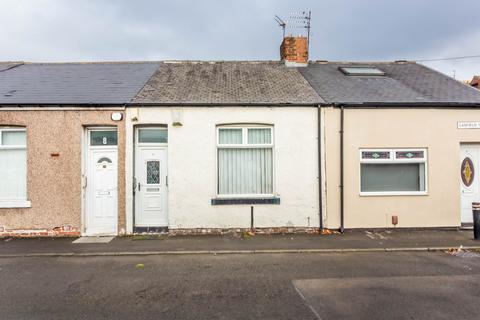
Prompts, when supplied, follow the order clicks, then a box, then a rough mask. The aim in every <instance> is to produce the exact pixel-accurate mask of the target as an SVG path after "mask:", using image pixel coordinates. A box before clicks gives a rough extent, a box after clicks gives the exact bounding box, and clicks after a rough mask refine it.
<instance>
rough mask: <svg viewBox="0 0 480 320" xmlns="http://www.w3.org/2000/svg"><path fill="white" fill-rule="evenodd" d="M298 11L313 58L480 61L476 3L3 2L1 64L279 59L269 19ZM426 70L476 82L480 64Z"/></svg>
mask: <svg viewBox="0 0 480 320" xmlns="http://www.w3.org/2000/svg"><path fill="white" fill-rule="evenodd" d="M303 10H310V11H311V12H312V21H311V25H312V28H311V40H310V60H332V61H377V60H380V61H383V60H399V59H406V60H424V59H437V58H450V57H458V56H470V55H480V25H479V22H480V1H478V0H284V1H282V0H238V1H237V0H223V1H222V0H201V1H200V0H197V1H194V0H191V1H186V0H179V1H172V0H169V1H163V0H130V1H127V0H76V1H69V0H0V21H1V23H2V26H1V28H0V39H2V45H1V46H0V61H20V60H22V61H31V62H52V61H53V62H63V61H119V60H121V61H124V60H136V61H138V60H141V61H143V60H278V59H279V45H280V43H281V40H282V31H281V28H280V27H279V26H278V25H277V23H276V22H275V21H274V15H275V14H277V15H279V16H280V17H282V18H283V19H284V20H288V18H289V15H290V13H291V12H298V11H303ZM287 22H288V21H287ZM303 31H304V30H301V29H287V34H290V33H292V34H294V35H297V34H299V33H300V32H303ZM422 63H423V64H425V65H426V66H429V67H432V68H435V69H437V70H439V71H441V72H443V73H445V74H447V75H450V76H453V75H455V77H456V78H457V79H459V80H466V79H471V78H472V76H473V75H474V74H477V75H480V58H472V59H464V60H445V61H434V62H422Z"/></svg>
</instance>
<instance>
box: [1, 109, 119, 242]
mask: <svg viewBox="0 0 480 320" xmlns="http://www.w3.org/2000/svg"><path fill="white" fill-rule="evenodd" d="M118 111H123V109H117V110H116V111H115V110H113V109H112V110H93V109H90V110H89V109H88V108H77V109H76V110H74V109H73V110H64V109H55V110H52V109H48V108H36V109H31V110H28V109H27V110H26V109H25V108H24V109H17V110H5V109H2V110H1V111H0V125H1V126H23V127H25V128H26V133H27V200H29V201H30V202H31V207H29V208H0V236H8V235H12V236H45V235H48V236H56V235H59V236H76V235H79V234H80V233H81V228H82V186H81V183H82V179H81V175H82V148H83V146H82V144H83V132H84V128H85V127H89V126H115V127H117V129H118V164H119V167H118V183H119V184H118V186H119V189H118V217H119V221H118V222H119V223H118V226H119V233H120V234H121V233H122V232H124V230H125V201H124V200H125V189H124V186H125V183H124V181H125V180H124V172H125V171H124V155H125V152H124V151H125V135H124V122H123V121H121V122H114V121H112V120H111V113H112V112H118Z"/></svg>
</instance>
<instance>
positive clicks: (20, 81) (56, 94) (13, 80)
mask: <svg viewBox="0 0 480 320" xmlns="http://www.w3.org/2000/svg"><path fill="white" fill-rule="evenodd" d="M158 65H159V63H158V62H157V63H151V62H138V63H137V62H99V63H25V64H22V65H18V66H16V67H14V68H10V69H9V67H11V66H12V63H1V64H0V104H90V103H92V104H124V103H128V102H130V101H131V99H132V98H133V97H134V96H135V94H136V93H137V92H138V91H139V90H140V89H141V88H142V87H143V86H144V84H145V83H146V82H147V80H148V79H149V78H150V77H151V76H152V74H153V73H154V72H155V70H156V69H157V68H158ZM2 70H3V71H2Z"/></svg>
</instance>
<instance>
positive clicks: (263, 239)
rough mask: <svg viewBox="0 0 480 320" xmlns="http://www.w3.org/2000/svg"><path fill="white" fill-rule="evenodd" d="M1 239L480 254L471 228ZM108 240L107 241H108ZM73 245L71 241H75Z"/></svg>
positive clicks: (63, 248) (229, 250) (210, 250)
mask: <svg viewBox="0 0 480 320" xmlns="http://www.w3.org/2000/svg"><path fill="white" fill-rule="evenodd" d="M98 240H100V241H95V239H94V240H93V241H92V239H91V238H80V239H75V238H36V239H21V238H8V239H0V258H1V257H23V256H30V257H34V256H100V255H154V254H177V255H178V254H239V253H300V252H312V253H313V252H317V253H321V252H323V253H327V252H359V251H369V252H378V251H442V250H450V249H457V248H459V247H460V246H462V247H463V248H466V249H472V250H480V241H475V240H474V239H473V232H472V231H471V230H467V231H465V230H386V231H375V232H373V231H359V230H357V231H347V232H345V233H344V234H331V235H318V234H291V235H254V236H250V235H246V234H233V235H223V236H212V235H202V236H161V235H160V236H158V235H157V236H155V235H150V236H134V237H117V238H114V239H107V240H108V241H106V240H105V239H98ZM110 240H111V241H110ZM74 242H75V243H74Z"/></svg>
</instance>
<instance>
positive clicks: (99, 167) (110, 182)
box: [85, 129, 118, 236]
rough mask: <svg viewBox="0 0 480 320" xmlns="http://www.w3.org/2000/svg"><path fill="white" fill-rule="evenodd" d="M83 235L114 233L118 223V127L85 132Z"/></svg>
mask: <svg viewBox="0 0 480 320" xmlns="http://www.w3.org/2000/svg"><path fill="white" fill-rule="evenodd" d="M87 140H88V141H87V154H86V159H85V160H86V165H85V169H86V170H85V171H86V175H85V176H86V182H85V189H86V190H85V195H86V196H85V200H86V201H85V204H86V205H85V235H87V236H100V235H116V234H117V223H118V212H117V205H118V191H117V176H118V165H117V160H118V159H117V158H118V151H117V131H116V130H114V129H108V130H107V129H105V130H89V131H88V133H87Z"/></svg>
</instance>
